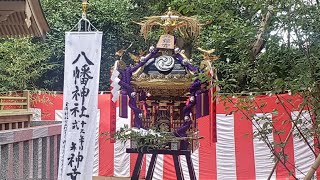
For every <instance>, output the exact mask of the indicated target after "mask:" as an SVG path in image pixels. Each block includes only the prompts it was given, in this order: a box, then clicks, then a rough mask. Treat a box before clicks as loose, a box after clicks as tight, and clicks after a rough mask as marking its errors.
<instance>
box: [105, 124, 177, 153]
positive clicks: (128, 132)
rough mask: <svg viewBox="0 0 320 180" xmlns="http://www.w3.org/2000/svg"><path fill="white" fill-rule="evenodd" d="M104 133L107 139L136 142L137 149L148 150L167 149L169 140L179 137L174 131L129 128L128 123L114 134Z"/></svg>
mask: <svg viewBox="0 0 320 180" xmlns="http://www.w3.org/2000/svg"><path fill="white" fill-rule="evenodd" d="M102 135H103V136H105V137H107V140H109V139H114V140H117V141H119V142H122V143H126V142H127V141H131V142H136V143H137V149H142V148H147V150H151V149H165V148H168V147H167V146H168V143H169V142H171V141H177V138H176V137H175V136H174V135H173V134H172V133H167V132H157V131H155V130H152V129H149V130H144V129H136V128H129V127H128V126H127V125H125V126H124V127H121V128H120V129H119V130H117V131H116V132H115V133H114V134H110V133H108V132H107V133H103V134H102Z"/></svg>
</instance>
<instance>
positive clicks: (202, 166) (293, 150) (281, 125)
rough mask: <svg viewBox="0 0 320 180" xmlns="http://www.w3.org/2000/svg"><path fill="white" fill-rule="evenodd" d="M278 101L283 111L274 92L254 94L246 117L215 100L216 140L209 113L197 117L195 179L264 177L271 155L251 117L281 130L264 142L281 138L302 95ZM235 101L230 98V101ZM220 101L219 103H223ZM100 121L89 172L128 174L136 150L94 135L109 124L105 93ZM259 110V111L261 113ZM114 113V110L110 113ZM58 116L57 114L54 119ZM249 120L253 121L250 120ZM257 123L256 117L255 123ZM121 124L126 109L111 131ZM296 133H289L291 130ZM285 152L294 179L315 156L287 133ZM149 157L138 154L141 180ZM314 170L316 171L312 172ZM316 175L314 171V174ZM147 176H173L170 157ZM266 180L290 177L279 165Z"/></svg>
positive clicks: (172, 179) (167, 179) (171, 179)
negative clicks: (257, 107)
mask: <svg viewBox="0 0 320 180" xmlns="http://www.w3.org/2000/svg"><path fill="white" fill-rule="evenodd" d="M280 98H282V99H283V100H287V99H293V101H292V100H290V103H286V101H285V104H284V105H286V106H287V108H286V109H287V110H288V112H289V113H288V112H287V111H286V110H285V109H284V108H283V106H282V105H281V103H279V100H277V98H276V97H275V96H271V97H269V96H262V97H256V101H257V102H258V103H266V105H265V106H264V107H263V109H260V110H257V112H254V114H255V116H253V117H252V119H248V118H247V117H246V116H244V115H243V113H242V112H241V111H236V112H234V113H232V114H230V113H229V112H230V110H234V109H233V108H231V109H229V110H228V111H226V110H225V106H228V107H233V104H232V103H229V102H228V103H226V104H224V103H222V102H219V101H218V104H217V116H216V118H217V124H216V127H217V143H213V141H212V139H211V140H210V136H211V135H212V128H211V127H210V124H212V123H210V118H209V116H206V117H203V118H201V119H199V131H200V136H203V137H204V139H203V140H200V148H199V149H198V150H197V151H195V152H194V153H193V154H192V160H193V164H194V169H195V171H196V176H197V179H200V180H214V179H222V180H228V179H230V180H234V179H239V180H244V179H245V180H247V179H257V180H260V179H261V180H264V179H267V178H268V177H269V175H270V172H271V171H272V168H273V166H274V164H275V162H274V160H273V158H272V157H271V152H270V149H269V148H268V147H267V146H266V144H265V143H263V142H262V141H259V139H257V138H253V132H254V131H256V129H255V128H256V127H255V126H254V123H257V122H256V121H252V120H254V119H255V118H258V117H261V116H268V117H269V118H270V119H271V120H272V124H273V126H274V127H275V128H276V129H277V130H283V131H284V133H281V134H279V135H278V134H275V133H273V134H270V135H268V139H269V141H270V142H279V141H280V140H281V141H284V140H285V139H286V137H287V135H288V133H289V131H290V129H291V126H292V124H291V123H290V121H288V120H289V119H290V118H291V117H292V118H293V119H295V118H296V116H297V114H298V112H297V109H298V105H299V104H300V103H301V101H302V99H300V98H299V97H295V96H290V95H287V94H285V95H281V96H280ZM233 100H234V101H236V99H233ZM224 105H225V106H224ZM99 108H100V119H99V129H98V130H97V132H96V134H97V143H96V152H95V165H94V170H93V171H94V175H97V176H98V175H99V176H116V177H130V175H131V174H132V171H133V168H134V164H135V161H136V158H137V155H136V154H127V153H126V152H125V149H126V148H127V147H129V142H127V143H124V144H123V143H120V142H115V143H111V142H110V140H106V138H105V137H102V136H98V135H99V134H101V133H102V132H107V131H110V128H112V127H111V126H112V124H111V122H112V120H111V119H112V114H111V113H110V112H111V111H112V110H111V95H103V97H100V98H99ZM274 109H277V110H278V113H277V114H274V113H273V114H272V113H271V112H273V111H274ZM262 111H263V112H262ZM116 112H118V111H116ZM59 114H60V112H59V111H57V113H56V120H59V117H60V116H59ZM302 117H303V118H302V120H303V121H304V122H306V123H305V124H304V126H310V123H309V122H310V119H311V118H310V115H309V114H308V113H307V112H306V111H303V113H302ZM60 118H61V117H60ZM252 122H253V123H252ZM258 123H260V125H262V124H261V123H263V122H262V121H258ZM125 124H127V125H129V127H130V125H131V113H129V114H128V118H120V117H119V116H118V115H116V129H119V128H120V127H123V126H124V125H125ZM296 133H297V132H296V131H294V132H293V134H296ZM308 141H309V143H310V144H311V145H312V147H313V144H314V139H313V138H308ZM285 154H287V155H288V159H287V161H286V164H287V167H288V168H289V169H290V171H291V172H292V173H294V175H295V176H296V177H297V178H299V179H300V178H303V177H304V176H305V174H306V173H307V171H308V170H309V168H310V167H311V165H312V163H313V162H314V160H315V156H314V154H313V152H312V151H311V150H310V149H309V147H308V146H307V145H306V144H305V142H304V141H303V140H302V139H301V138H299V137H298V136H290V137H289V140H288V143H287V145H286V147H285ZM150 159H151V156H149V155H147V156H146V157H144V162H143V166H142V170H141V173H140V176H141V178H143V177H145V175H146V171H147V167H148V164H149V162H150ZM180 159H181V163H182V169H183V172H184V176H185V179H189V177H188V176H189V175H188V173H187V172H188V171H187V163H186V159H185V157H180ZM317 174H318V173H317ZM319 175H320V174H318V176H319ZM153 179H164V180H175V179H176V177H175V170H174V165H173V160H172V157H171V156H166V155H159V156H158V159H157V163H156V167H155V171H154V176H153ZM271 179H293V178H292V176H291V177H290V175H289V173H288V171H287V170H286V169H285V167H284V166H283V165H282V164H281V163H279V164H278V165H277V166H276V169H275V171H274V173H273V175H272V178H271Z"/></svg>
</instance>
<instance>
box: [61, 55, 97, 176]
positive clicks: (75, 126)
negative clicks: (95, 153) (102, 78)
mask: <svg viewBox="0 0 320 180" xmlns="http://www.w3.org/2000/svg"><path fill="white" fill-rule="evenodd" d="M81 57H82V58H81ZM82 60H83V61H82ZM72 65H73V80H74V81H73V82H74V84H72V86H73V87H74V88H73V90H72V102H70V103H69V104H70V108H69V109H68V111H67V112H68V113H70V115H71V118H72V120H71V130H72V131H76V132H78V133H77V134H78V135H79V138H78V140H77V141H76V142H74V141H72V142H70V145H69V148H70V152H71V153H70V154H69V156H68V158H67V162H68V164H67V165H68V167H70V168H72V169H71V170H69V171H68V172H67V176H68V177H70V179H71V180H76V179H77V177H79V176H78V175H80V174H81V173H82V172H81V170H80V169H79V167H80V166H81V163H82V162H83V159H84V153H83V150H84V145H85V141H86V139H85V136H84V135H85V133H86V132H85V126H86V124H87V122H86V121H87V120H88V118H89V116H90V115H89V114H88V104H86V103H88V100H87V99H88V98H89V97H90V92H91V89H90V87H89V82H90V81H91V80H93V78H94V77H93V75H92V73H91V69H90V67H91V66H92V65H94V63H93V62H92V61H91V60H90V59H89V58H88V57H87V55H86V53H85V52H83V51H81V52H80V53H79V54H78V55H77V57H76V58H75V60H74V61H73V62H72ZM66 107H68V106H66Z"/></svg>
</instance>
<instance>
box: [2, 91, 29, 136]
mask: <svg viewBox="0 0 320 180" xmlns="http://www.w3.org/2000/svg"><path fill="white" fill-rule="evenodd" d="M29 109H30V92H29V91H23V93H22V96H19V97H16V96H0V131H2V130H11V129H18V128H27V127H30V120H31V118H32V115H33V113H32V112H30V110H29Z"/></svg>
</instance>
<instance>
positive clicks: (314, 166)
mask: <svg viewBox="0 0 320 180" xmlns="http://www.w3.org/2000/svg"><path fill="white" fill-rule="evenodd" d="M319 166H320V154H319V155H318V157H317V159H316V161H315V162H314V163H313V164H312V166H311V167H310V170H309V171H308V173H307V175H306V176H305V177H304V180H311V178H312V177H313V174H314V173H315V172H316V171H317V169H318V167H319Z"/></svg>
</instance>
